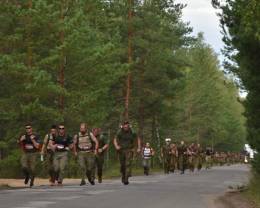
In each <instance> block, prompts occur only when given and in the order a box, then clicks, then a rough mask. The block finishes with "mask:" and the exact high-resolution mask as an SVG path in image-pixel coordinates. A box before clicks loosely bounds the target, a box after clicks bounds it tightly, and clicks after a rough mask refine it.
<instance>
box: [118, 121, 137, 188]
mask: <svg viewBox="0 0 260 208" xmlns="http://www.w3.org/2000/svg"><path fill="white" fill-rule="evenodd" d="M135 143H137V153H140V151H141V141H140V139H139V137H138V135H137V134H136V133H135V132H134V131H133V130H132V128H131V127H130V124H129V122H128V121H125V122H124V123H123V125H122V126H121V128H120V130H119V131H118V132H117V135H116V136H115V138H114V146H115V148H116V150H117V151H118V156H119V161H120V172H121V177H122V183H123V184H124V185H128V184H129V180H128V178H129V177H130V176H131V169H132V160H133V155H134V149H135Z"/></svg>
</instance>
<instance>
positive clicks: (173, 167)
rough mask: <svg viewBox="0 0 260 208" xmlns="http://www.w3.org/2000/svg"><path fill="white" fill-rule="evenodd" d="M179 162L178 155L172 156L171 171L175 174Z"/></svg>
mask: <svg viewBox="0 0 260 208" xmlns="http://www.w3.org/2000/svg"><path fill="white" fill-rule="evenodd" d="M177 162H178V158H177V156H176V155H172V156H171V161H170V171H172V172H174V171H175V169H176V165H177Z"/></svg>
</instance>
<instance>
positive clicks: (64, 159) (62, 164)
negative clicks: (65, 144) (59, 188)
mask: <svg viewBox="0 0 260 208" xmlns="http://www.w3.org/2000/svg"><path fill="white" fill-rule="evenodd" d="M67 163H68V152H55V153H54V156H53V167H54V172H55V176H56V178H57V179H58V182H59V183H62V181H63V177H64V173H65V168H66V165H67Z"/></svg>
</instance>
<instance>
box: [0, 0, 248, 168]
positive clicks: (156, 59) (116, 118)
mask: <svg viewBox="0 0 260 208" xmlns="http://www.w3.org/2000/svg"><path fill="white" fill-rule="evenodd" d="M130 3H131V5H130ZM183 8H184V5H182V4H175V3H174V1H173V0H144V1H138V0H132V1H128V0H123V1H122V0H110V1H105V0H88V1H85V0H60V1H54V0H19V1H16V0H2V1H1V3H0V21H1V25H0V84H1V88H0V153H1V159H3V161H4V160H5V161H6V160H8V159H10V158H11V159H12V160H17V158H18V157H19V153H18V152H17V145H16V139H17V137H18V136H19V135H20V133H21V132H22V131H23V125H24V123H25V122H27V121H31V122H32V123H33V125H34V127H35V129H36V130H37V132H38V133H39V134H40V135H44V134H45V133H46V131H47V130H48V129H49V126H50V125H51V124H53V123H58V122H65V124H66V126H67V127H68V129H69V130H70V133H72V132H76V131H77V130H78V124H79V123H80V122H81V121H85V122H87V123H89V125H90V126H92V127H97V126H99V127H102V128H103V129H104V130H111V137H112V136H113V135H114V133H115V132H116V131H117V129H118V126H119V123H120V122H121V121H122V120H123V119H124V118H125V105H126V99H129V100H128V102H129V109H128V116H129V119H130V121H131V122H132V124H133V126H134V128H135V130H136V131H138V133H139V135H140V136H141V138H142V139H143V140H144V141H150V142H151V143H152V145H153V146H154V147H156V148H159V145H160V144H161V143H162V140H163V138H164V137H166V136H167V137H172V138H173V139H174V140H175V141H179V140H181V139H184V140H186V141H198V142H200V143H202V144H203V145H205V146H206V145H210V146H211V145H213V146H214V147H215V148H216V149H218V150H232V151H240V150H241V148H242V146H243V143H244V142H245V137H246V129H245V125H244V124H245V118H244V117H243V116H242V113H243V111H244V110H243V107H242V105H241V104H240V102H239V101H238V99H237V98H238V90H237V88H236V86H235V85H234V83H233V82H232V81H230V80H228V79H227V78H226V77H225V76H224V74H223V73H222V71H220V66H219V63H218V60H217V55H216V54H215V53H214V51H213V50H212V49H211V47H210V46H209V45H207V44H206V43H205V42H204V40H203V35H202V34H199V35H198V36H197V37H193V36H191V35H190V33H191V31H192V28H191V27H190V26H189V25H188V24H187V23H185V22H183V21H182V20H181V15H182V9H183ZM129 9H131V18H129ZM129 27H130V29H129ZM129 33H130V34H129ZM129 39H130V40H129ZM129 44H130V45H129ZM129 49H131V51H130V56H131V57H130V59H131V60H129ZM129 73H130V74H131V76H130V78H131V79H129V80H128V77H129ZM128 81H130V82H128ZM126 83H128V84H129V85H127V84H126ZM128 90H129V91H128ZM127 94H128V95H129V98H127V96H126V95H127ZM2 163H3V162H2ZM5 164H6V163H5ZM2 167H3V166H2ZM0 170H1V162H0Z"/></svg>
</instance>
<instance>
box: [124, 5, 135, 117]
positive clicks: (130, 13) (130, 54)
mask: <svg viewBox="0 0 260 208" xmlns="http://www.w3.org/2000/svg"><path fill="white" fill-rule="evenodd" d="M132 4H133V2H132V0H128V54H127V55H128V64H129V65H130V68H129V71H128V74H127V79H126V96H125V113H124V119H125V120H128V119H129V99H130V92H131V67H132V66H131V65H132V60H133V49H132V38H133V29H132V17H133V10H132V6H133V5H132Z"/></svg>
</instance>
